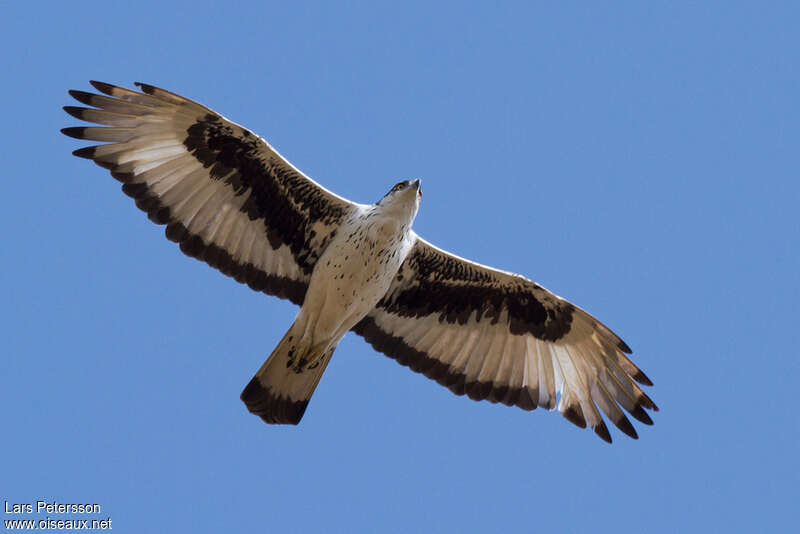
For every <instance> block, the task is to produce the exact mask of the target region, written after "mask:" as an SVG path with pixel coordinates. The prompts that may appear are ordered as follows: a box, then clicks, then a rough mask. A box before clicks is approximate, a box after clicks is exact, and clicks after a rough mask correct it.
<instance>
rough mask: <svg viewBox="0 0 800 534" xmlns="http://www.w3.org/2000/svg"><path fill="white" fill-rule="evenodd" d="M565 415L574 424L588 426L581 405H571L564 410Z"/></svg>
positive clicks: (582, 426)
mask: <svg viewBox="0 0 800 534" xmlns="http://www.w3.org/2000/svg"><path fill="white" fill-rule="evenodd" d="M563 415H564V418H565V419H566V420H567V421H569V422H570V423H572V424H573V425H576V426H579V427H581V428H586V419H585V418H584V417H583V412H582V411H581V409H580V406H575V405H573V406H569V407H568V408H567V409H566V410H564V413H563Z"/></svg>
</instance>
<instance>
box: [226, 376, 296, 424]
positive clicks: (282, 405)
mask: <svg viewBox="0 0 800 534" xmlns="http://www.w3.org/2000/svg"><path fill="white" fill-rule="evenodd" d="M240 398H241V399H242V402H244V404H245V406H247V410H248V411H249V412H250V413H252V414H255V415H257V416H259V417H261V419H262V420H263V421H264V422H265V423H269V424H290V425H296V424H298V423H299V422H300V420H301V419H302V418H303V414H304V413H305V411H306V407H307V406H308V399H305V400H301V401H291V400H289V399H285V398H283V397H276V396H275V395H273V394H272V392H271V391H269V390H268V389H267V388H265V387H264V386H263V385H262V384H261V381H260V380H259V379H258V377H257V376H254V377H253V378H252V380H250V382H249V383H248V384H247V386H245V388H244V390H242V394H241V395H240Z"/></svg>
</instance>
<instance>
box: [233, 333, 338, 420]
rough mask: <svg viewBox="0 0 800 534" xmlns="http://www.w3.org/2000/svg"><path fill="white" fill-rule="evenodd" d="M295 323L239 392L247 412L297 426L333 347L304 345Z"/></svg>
mask: <svg viewBox="0 0 800 534" xmlns="http://www.w3.org/2000/svg"><path fill="white" fill-rule="evenodd" d="M294 330H295V328H294V326H293V327H292V328H290V329H289V331H288V332H286V335H285V336H283V339H281V342H280V343H278V346H277V347H275V350H274V351H272V354H270V356H269V358H267V361H265V362H264V365H262V366H261V369H259V370H258V372H257V373H256V374H255V376H254V377H253V379H252V380H250V383H249V384H247V386H246V387H245V388H244V390H243V391H242V395H241V399H242V401H244V403H245V405H246V406H247V409H248V410H249V411H250V413H253V414H255V415H258V416H259V417H261V419H263V420H264V422H266V423H270V424H292V425H296V424H297V423H299V422H300V419H302V418H303V414H304V413H305V411H306V406H308V401H309V399H311V395H313V394H314V390H315V389H316V387H317V384H319V379H320V378H321V377H322V373H323V372H324V371H325V368H326V367H327V366H328V362H329V361H330V359H331V355H332V354H333V351H334V349H335V348H336V347H335V346H334V347H330V348H328V347H327V344H326V343H320V344H318V345H316V346H311V347H308V346H305V347H304V346H303V345H304V344H303V343H302V342H301V341H300V337H299V336H298V335H297V334H296V333H295V332H294Z"/></svg>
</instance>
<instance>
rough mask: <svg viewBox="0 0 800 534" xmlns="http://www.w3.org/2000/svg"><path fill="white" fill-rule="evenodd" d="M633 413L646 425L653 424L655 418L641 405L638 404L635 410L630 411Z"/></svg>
mask: <svg viewBox="0 0 800 534" xmlns="http://www.w3.org/2000/svg"><path fill="white" fill-rule="evenodd" d="M630 413H631V415H632V416H633V417H635V418H636V420H637V421H639V422H641V423H644V424H646V425H650V426H652V425H653V420H652V419H650V416H649V415H647V412H646V411H644V409H643V408H642V407H641V406H636V408H634V409H633V410H631V411H630Z"/></svg>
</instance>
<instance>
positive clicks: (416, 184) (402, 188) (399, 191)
mask: <svg viewBox="0 0 800 534" xmlns="http://www.w3.org/2000/svg"><path fill="white" fill-rule="evenodd" d="M421 198H422V183H421V182H420V180H419V179H416V180H403V181H402V182H397V183H396V184H395V186H394V187H392V188H391V189H390V190H389V192H388V193H386V194H385V195H383V198H382V199H381V200H380V201H379V202H378V206H380V207H381V209H383V210H386V211H390V212H395V211H396V212H398V215H400V214H403V215H405V216H406V217H408V219H409V220H414V217H416V216H417V211H418V210H419V201H420V199H421Z"/></svg>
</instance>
